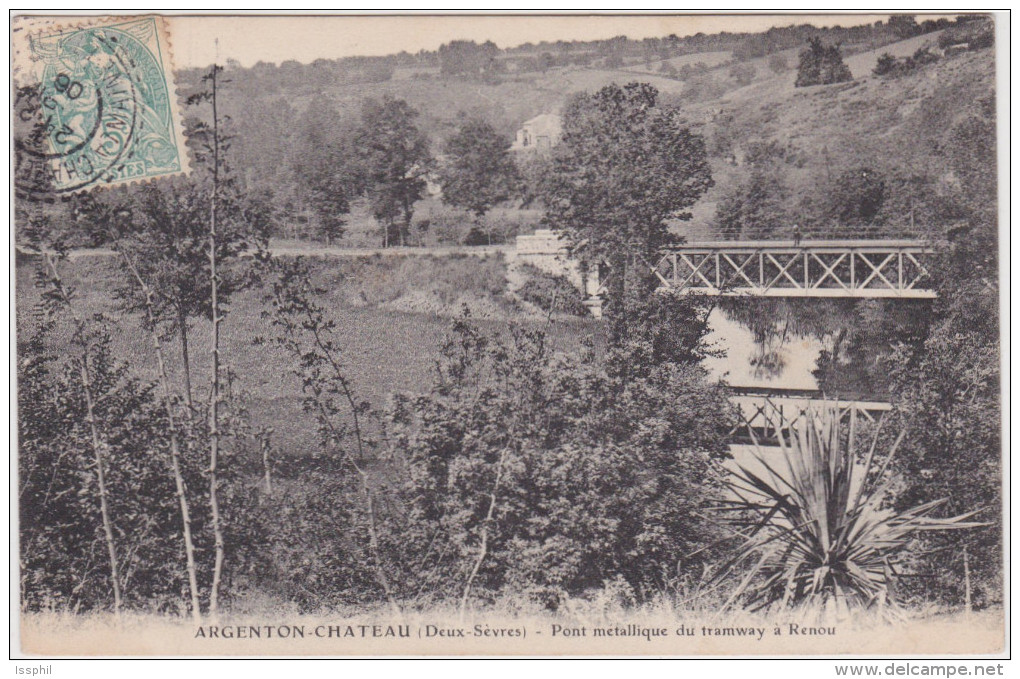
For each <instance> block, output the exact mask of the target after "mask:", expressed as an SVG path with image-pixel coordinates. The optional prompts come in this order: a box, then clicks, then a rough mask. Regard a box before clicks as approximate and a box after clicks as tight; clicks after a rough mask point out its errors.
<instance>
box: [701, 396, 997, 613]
mask: <svg viewBox="0 0 1020 679" xmlns="http://www.w3.org/2000/svg"><path fill="white" fill-rule="evenodd" d="M778 440H779V443H780V447H781V450H782V454H781V455H779V456H774V455H770V454H768V453H766V452H765V451H764V450H762V449H761V448H757V449H756V450H755V452H754V453H753V454H752V459H753V464H748V463H743V464H739V465H737V470H736V471H735V472H734V473H733V475H732V477H731V480H730V482H729V488H730V490H731V492H732V494H733V496H734V497H735V498H736V499H733V500H728V501H725V502H724V503H722V505H721V506H722V507H723V508H725V509H727V510H729V511H733V512H736V516H737V518H736V519H734V522H735V523H736V524H737V525H738V526H740V527H742V528H744V529H749V530H747V532H746V533H745V535H746V538H745V539H744V540H743V541H742V542H741V544H740V547H739V548H738V550H737V553H736V556H734V558H733V559H732V560H731V561H729V562H727V563H726V564H724V566H723V568H722V569H721V570H720V571H719V572H718V574H717V576H716V577H721V576H723V575H726V574H730V573H732V569H733V568H734V567H735V566H736V565H737V564H741V563H745V562H751V561H753V562H754V566H753V567H751V569H750V571H749V572H748V573H747V575H745V576H744V578H743V580H742V582H741V584H740V585H739V586H738V587H737V588H736V590H735V591H734V592H733V594H732V596H731V598H730V601H729V602H728V604H727V605H729V604H732V603H733V602H734V601H736V600H737V599H739V598H740V597H743V596H745V595H746V602H745V603H746V605H747V606H748V607H750V608H752V609H754V610H761V609H766V608H768V607H769V606H771V605H773V604H777V603H778V604H779V605H780V606H783V607H785V606H797V605H807V606H811V607H817V608H819V609H820V608H822V607H825V606H826V605H828V604H834V605H836V606H837V607H838V606H845V607H862V608H863V607H870V606H873V605H878V606H885V605H895V603H896V601H895V599H894V596H893V580H894V573H895V566H896V564H897V562H899V561H902V559H903V557H904V555H905V552H906V550H907V548H908V546H909V545H910V542H911V540H912V539H913V538H914V537H915V536H916V535H918V534H920V533H923V532H926V531H934V530H947V529H961V528H973V527H975V526H978V525H980V524H977V523H974V522H969V521H967V519H969V518H970V517H971V516H973V514H974V512H970V513H967V514H962V515H960V516H956V517H953V518H948V519H940V518H936V517H934V516H933V514H934V513H935V512H936V510H938V509H939V507H941V506H942V505H943V504H944V503H945V500H944V499H942V500H934V501H930V502H926V503H924V504H921V505H918V506H915V507H913V508H911V509H902V510H896V509H893V508H891V507H890V506H889V500H890V498H891V488H892V485H893V483H894V479H892V478H890V476H889V475H888V474H887V473H886V472H887V469H888V465H889V461H890V460H891V459H892V457H893V456H894V455H895V453H896V449H897V447H898V446H899V444H900V442H901V440H902V435H901V436H900V437H899V438H898V439H897V440H896V441H895V442H894V443H893V445H892V448H891V450H890V451H889V453H888V455H887V456H886V459H885V460H884V461H883V463H882V465H881V466H875V465H874V463H875V450H876V445H875V444H877V441H878V438H877V434H876V438H875V441H874V442H873V444H872V445H871V448H870V450H869V451H868V452H867V453H864V452H863V451H858V450H857V447H856V443H857V441H856V432H855V431H854V425H853V420H851V425H850V431H849V432H844V431H842V428H841V426H840V416H839V411H838V409H837V408H836V407H835V406H832V407H830V408H825V409H822V410H820V411H815V412H812V411H809V412H808V413H807V414H806V416H805V417H804V418H802V420H801V424H800V426H799V427H798V428H797V430H796V431H790V432H789V433H788V434H780V436H779V437H778ZM859 453H860V454H859ZM777 457H778V460H781V461H782V464H778V463H774V464H775V466H773V464H770V460H775V459H776V458H777ZM861 460H863V464H861V463H860V461H861ZM858 465H860V466H858Z"/></svg>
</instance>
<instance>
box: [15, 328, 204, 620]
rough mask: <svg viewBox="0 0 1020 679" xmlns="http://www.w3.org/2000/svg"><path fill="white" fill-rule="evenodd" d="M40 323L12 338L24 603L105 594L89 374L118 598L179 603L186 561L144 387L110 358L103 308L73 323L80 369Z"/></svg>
mask: <svg viewBox="0 0 1020 679" xmlns="http://www.w3.org/2000/svg"><path fill="white" fill-rule="evenodd" d="M49 325H50V324H49V323H48V322H47V323H45V324H44V325H43V326H42V327H41V328H40V330H39V331H37V333H36V334H35V335H33V336H32V337H31V338H29V339H28V340H27V341H25V342H23V343H21V344H19V347H18V354H19V362H18V387H19V388H18V439H19V452H18V498H19V512H20V518H19V529H20V546H21V555H20V556H21V559H20V566H21V595H22V605H23V606H24V607H26V608H27V609H30V610H36V609H41V608H55V609H59V610H68V611H75V612H81V611H89V610H96V609H104V608H108V607H110V606H112V604H113V599H112V589H113V588H112V580H111V577H112V576H111V573H110V568H109V562H108V559H107V556H106V554H105V552H106V547H105V546H104V537H103V529H102V518H101V515H100V502H99V490H98V487H97V476H96V473H95V470H96V460H95V458H94V450H93V447H92V446H93V442H92V437H91V433H90V427H89V418H88V413H87V412H86V405H85V404H86V398H85V395H84V390H85V389H86V386H85V383H84V381H83V374H87V375H88V378H89V385H88V388H89V389H90V391H91V394H92V397H93V398H94V400H95V409H94V411H93V417H94V423H95V426H96V429H97V431H98V432H99V435H100V436H101V437H102V438H101V441H102V446H103V447H102V449H101V450H102V457H103V466H104V470H105V479H104V481H105V489H106V494H107V499H108V504H109V514H110V517H111V519H112V523H113V529H114V541H115V545H116V547H117V559H118V562H119V563H118V567H119V568H118V571H119V577H120V582H119V583H118V584H119V585H120V587H121V589H122V590H123V592H124V600H125V605H126V606H128V607H131V608H135V607H138V608H146V609H150V610H153V609H154V610H162V611H165V610H169V611H176V610H177V607H178V605H179V601H178V597H179V595H180V592H181V591H182V589H183V588H184V587H185V586H186V585H185V579H184V575H185V571H184V568H183V564H182V561H183V560H182V558H181V556H180V553H181V552H180V545H179V542H178V538H177V537H176V536H177V531H178V525H177V518H178V517H177V515H176V514H175V503H174V495H173V484H172V482H171V480H170V477H169V475H168V474H166V471H165V464H164V461H163V455H165V451H166V439H165V436H164V435H163V418H162V417H161V415H160V413H159V409H158V407H157V405H156V403H155V399H154V395H153V390H152V388H151V387H149V386H146V385H143V384H141V383H139V382H138V381H137V380H134V379H132V378H130V377H129V376H128V374H127V367H126V366H125V365H124V364H123V363H119V362H117V361H115V360H114V359H113V358H112V356H111V354H110V340H109V332H108V331H107V330H106V329H105V328H104V326H103V324H102V322H101V319H92V320H90V321H89V324H88V326H83V327H81V328H80V330H81V332H79V333H77V334H76V339H75V343H76V344H77V345H78V346H79V349H81V348H82V347H83V345H85V344H87V345H88V348H89V353H88V357H89V359H90V360H89V362H88V364H87V365H86V366H84V370H85V371H86V373H83V364H82V360H83V356H85V354H83V353H80V352H79V353H76V354H75V355H72V356H66V357H63V358H61V359H58V357H57V356H55V355H54V353H53V348H52V347H51V346H50V345H49V342H48V335H49V328H48V326H49Z"/></svg>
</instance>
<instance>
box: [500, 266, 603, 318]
mask: <svg viewBox="0 0 1020 679" xmlns="http://www.w3.org/2000/svg"><path fill="white" fill-rule="evenodd" d="M521 273H522V274H523V275H524V276H525V279H526V280H525V281H524V285H522V286H521V287H519V288H517V290H516V291H515V292H516V294H517V296H518V297H520V298H521V299H523V300H524V301H525V302H530V303H532V304H534V305H535V306H537V307H538V308H539V309H541V310H542V311H544V312H547V313H549V314H550V315H551V314H553V313H563V314H570V315H572V316H586V315H587V314H588V313H589V312H588V308H587V307H586V306H585V305H584V304H583V303H582V299H581V293H580V292H579V291H578V289H577V288H576V287H575V286H574V285H573V284H572V283H571V282H570V281H569V280H567V278H566V276H555V275H553V274H550V273H546V272H545V271H542V270H541V269H539V268H538V267H536V266H532V265H530V264H523V265H521Z"/></svg>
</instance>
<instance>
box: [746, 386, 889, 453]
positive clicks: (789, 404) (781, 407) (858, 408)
mask: <svg viewBox="0 0 1020 679" xmlns="http://www.w3.org/2000/svg"><path fill="white" fill-rule="evenodd" d="M730 402H731V403H733V405H734V406H735V407H736V409H737V412H738V416H739V423H738V424H737V426H735V427H734V428H733V430H732V431H731V432H730V440H731V442H733V443H745V444H746V443H757V444H758V445H763V446H775V445H779V443H778V438H779V436H781V435H782V436H783V437H784V438H788V437H789V436H790V434H791V433H792V432H793V431H795V430H796V429H797V428H798V427H800V426H801V425H802V424H803V423H804V421H805V420H806V419H808V418H814V417H820V416H829V415H830V414H831V413H832V412H833V411H835V412H836V413H837V416H838V417H839V418H840V419H841V420H844V421H849V420H850V419H855V420H858V421H859V422H861V423H864V422H878V421H879V420H880V419H881V418H882V417H884V416H885V414H886V413H887V412H889V411H890V410H892V404H890V403H885V402H881V401H855V400H854V401H852V400H831V399H821V398H810V397H804V396H776V395H773V394H753V393H736V394H734V395H732V396H730Z"/></svg>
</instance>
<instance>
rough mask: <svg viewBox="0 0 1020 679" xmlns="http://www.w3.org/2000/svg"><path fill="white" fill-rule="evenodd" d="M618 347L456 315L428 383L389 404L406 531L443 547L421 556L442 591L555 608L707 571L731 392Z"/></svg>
mask: <svg viewBox="0 0 1020 679" xmlns="http://www.w3.org/2000/svg"><path fill="white" fill-rule="evenodd" d="M637 344H638V343H637V342H635V346H637ZM619 351H620V352H622V353H620V354H618V358H619V362H616V363H614V364H613V365H615V366H616V367H615V368H609V365H610V364H602V363H600V362H598V361H596V360H595V358H594V353H593V352H587V353H586V354H585V356H584V357H582V358H580V359H576V358H569V357H565V356H557V355H554V354H552V353H551V352H550V351H549V349H548V345H547V342H546V337H545V335H544V333H543V332H541V331H539V330H534V329H527V328H523V327H519V326H518V327H511V328H510V330H509V332H508V333H506V334H505V335H504V336H502V337H501V336H499V335H496V334H493V335H489V334H486V333H484V332H482V331H481V330H480V329H479V328H478V327H476V326H474V325H473V324H472V323H470V322H469V320H467V319H464V320H459V321H457V322H456V324H455V327H454V332H453V334H452V336H451V339H450V341H449V342H448V344H447V345H446V347H445V348H444V350H443V359H442V361H441V362H440V365H439V366H438V367H437V379H436V382H435V384H434V385H433V386H432V388H431V390H430V391H429V392H428V393H427V394H426V395H424V396H421V397H418V398H402V399H399V400H398V401H397V402H395V404H394V407H393V408H392V409H391V413H390V416H389V417H388V422H389V427H390V434H389V439H390V440H391V441H392V443H393V446H394V450H395V451H397V452H398V453H400V454H403V455H406V459H407V468H408V470H409V476H410V478H409V484H408V493H407V499H408V502H409V510H408V516H409V526H408V527H407V528H406V529H405V531H403V532H405V534H407V535H409V536H422V537H421V539H420V540H419V539H417V538H414V537H409V538H408V540H409V541H410V544H417V542H421V543H422V544H423V546H424V545H427V544H428V543H430V542H432V543H433V544H434V546H433V549H432V551H433V553H434V554H436V555H447V556H446V557H445V560H442V561H441V560H440V559H439V558H437V557H432V556H429V555H423V556H426V557H427V559H426V561H425V562H424V565H423V566H421V567H419V568H418V571H419V572H420V573H422V574H424V573H427V572H432V573H436V574H437V575H436V576H435V580H434V581H433V582H434V584H432V585H431V587H432V588H433V589H434V590H435V591H437V592H440V593H442V594H443V595H445V596H447V597H448V596H450V595H451V594H458V595H460V596H463V597H465V599H475V598H484V599H489V600H491V599H493V598H495V597H496V596H498V595H499V594H500V593H518V594H520V593H523V594H525V596H528V597H529V598H532V599H533V600H537V601H539V602H541V603H543V604H545V605H546V606H549V607H552V608H554V607H556V605H557V604H558V603H559V602H560V601H562V600H563V598H564V597H565V596H573V595H577V594H582V593H584V592H587V591H589V590H592V589H597V588H599V587H601V586H602V585H603V583H604V582H606V581H607V580H617V579H620V580H623V581H625V582H626V583H627V585H628V587H629V588H630V589H632V590H633V591H634V592H635V594H636V598H637V599H638V600H647V599H648V598H650V597H651V596H653V595H654V594H655V593H656V592H658V591H661V588H663V587H668V586H669V585H670V584H671V583H673V582H675V581H676V580H677V579H678V578H680V577H682V576H684V575H685V574H687V573H689V572H690V571H691V570H692V569H693V570H695V571H700V569H701V567H702V565H703V564H704V563H705V562H706V559H707V558H708V557H709V556H710V553H711V551H712V550H711V548H710V547H711V545H712V543H713V542H714V541H715V539H716V537H717V536H716V533H715V527H714V526H713V525H712V523H711V522H709V521H707V520H706V519H705V518H704V514H703V507H704V505H705V503H706V501H707V500H708V498H709V497H710V494H711V493H712V491H713V488H714V487H715V485H716V482H715V480H714V475H713V473H712V464H711V458H712V457H713V456H721V455H723V454H725V452H724V451H725V449H726V448H725V444H724V437H725V433H726V432H727V431H728V428H727V427H728V416H727V415H726V413H727V412H728V406H727V402H726V397H725V393H724V391H723V390H722V388H721V387H719V386H718V385H713V384H712V383H711V382H710V381H709V380H708V377H707V375H706V373H705V372H704V370H703V369H702V368H700V367H698V366H697V365H696V364H693V363H677V362H663V363H660V364H658V365H653V364H652V363H651V362H649V361H644V360H638V359H635V361H636V362H633V366H634V367H638V368H640V369H639V370H635V371H629V370H624V369H621V368H622V363H624V362H626V361H627V358H626V356H630V355H631V354H630V353H629V352H630V351H631V349H629V348H627V349H624V348H623V347H621V348H620V350H619ZM631 358H634V357H633V356H631ZM426 537H427V538H428V539H425V538H426ZM419 577H420V576H419ZM465 583H466V587H465Z"/></svg>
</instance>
